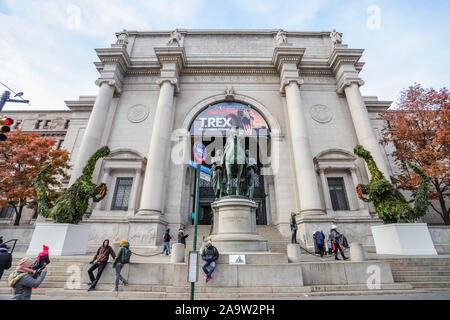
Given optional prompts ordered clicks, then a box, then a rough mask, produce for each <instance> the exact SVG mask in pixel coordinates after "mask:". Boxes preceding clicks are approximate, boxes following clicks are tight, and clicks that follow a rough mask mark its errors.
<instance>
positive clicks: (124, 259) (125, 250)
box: [112, 240, 131, 291]
mask: <svg viewBox="0 0 450 320" xmlns="http://www.w3.org/2000/svg"><path fill="white" fill-rule="evenodd" d="M130 257H131V250H130V244H129V243H128V242H127V241H126V240H121V241H120V249H119V251H118V252H117V256H116V258H115V259H114V262H113V269H115V270H116V283H115V286H114V289H113V290H112V291H119V280H120V281H122V283H123V285H124V286H126V285H128V282H127V280H126V279H125V278H124V277H122V275H121V274H120V271H122V268H123V266H124V265H125V264H127V263H130Z"/></svg>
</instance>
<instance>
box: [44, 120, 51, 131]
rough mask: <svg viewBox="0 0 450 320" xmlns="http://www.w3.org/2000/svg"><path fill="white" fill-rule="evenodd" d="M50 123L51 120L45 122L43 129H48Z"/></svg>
mask: <svg viewBox="0 0 450 320" xmlns="http://www.w3.org/2000/svg"><path fill="white" fill-rule="evenodd" d="M50 122H52V121H51V120H45V124H44V129H48V128H50Z"/></svg>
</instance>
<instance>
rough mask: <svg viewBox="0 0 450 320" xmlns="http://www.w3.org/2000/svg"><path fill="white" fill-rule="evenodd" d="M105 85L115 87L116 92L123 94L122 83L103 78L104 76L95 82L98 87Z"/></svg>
mask: <svg viewBox="0 0 450 320" xmlns="http://www.w3.org/2000/svg"><path fill="white" fill-rule="evenodd" d="M103 83H106V84H108V85H110V86H111V87H114V90H115V91H116V92H117V93H119V94H120V93H122V81H118V80H115V79H111V78H103V77H102V76H100V78H98V79H97V80H95V85H96V86H99V87H100V86H101V85H102V84H103Z"/></svg>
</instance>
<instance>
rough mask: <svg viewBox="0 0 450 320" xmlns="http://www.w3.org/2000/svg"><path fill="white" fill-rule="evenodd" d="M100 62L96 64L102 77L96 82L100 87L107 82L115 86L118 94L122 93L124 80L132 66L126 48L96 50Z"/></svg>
mask: <svg viewBox="0 0 450 320" xmlns="http://www.w3.org/2000/svg"><path fill="white" fill-rule="evenodd" d="M95 51H96V52H97V56H98V58H99V59H100V62H98V63H95V65H96V67H97V70H98V71H99V72H100V77H99V79H97V81H96V82H95V84H96V85H98V86H100V85H101V84H102V83H104V82H105V81H107V82H108V84H109V85H111V86H114V89H115V91H116V92H117V93H121V92H122V86H123V85H122V84H123V78H124V76H125V74H126V73H127V71H128V68H129V67H130V65H131V61H130V57H129V55H128V52H127V50H126V48H125V47H124V46H120V47H112V48H103V49H95Z"/></svg>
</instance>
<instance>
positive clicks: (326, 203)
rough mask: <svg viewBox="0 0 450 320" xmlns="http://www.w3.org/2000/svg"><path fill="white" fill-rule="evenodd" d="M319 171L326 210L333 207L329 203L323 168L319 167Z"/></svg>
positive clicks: (328, 191)
mask: <svg viewBox="0 0 450 320" xmlns="http://www.w3.org/2000/svg"><path fill="white" fill-rule="evenodd" d="M319 172H320V180H321V182H322V187H323V192H324V197H325V207H326V209H327V210H331V209H333V206H332V205H331V197H330V190H329V189H328V181H327V177H326V176H325V169H322V168H321V169H319Z"/></svg>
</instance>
